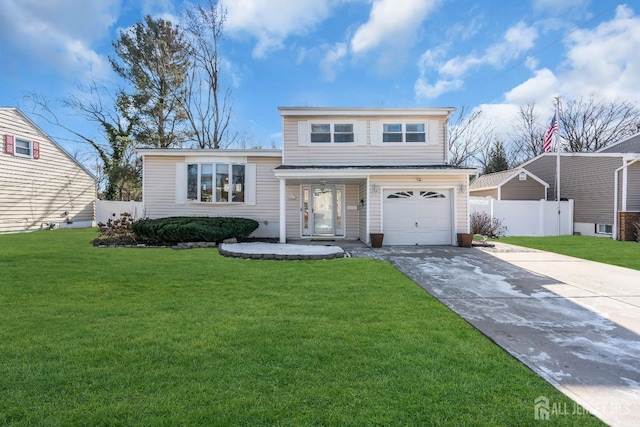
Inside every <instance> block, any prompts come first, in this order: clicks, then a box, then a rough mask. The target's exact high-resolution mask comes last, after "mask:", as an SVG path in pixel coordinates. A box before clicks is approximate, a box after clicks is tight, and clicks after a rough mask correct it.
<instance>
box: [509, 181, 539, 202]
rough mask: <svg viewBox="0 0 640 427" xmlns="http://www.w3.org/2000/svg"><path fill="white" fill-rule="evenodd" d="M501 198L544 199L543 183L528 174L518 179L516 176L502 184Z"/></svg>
mask: <svg viewBox="0 0 640 427" xmlns="http://www.w3.org/2000/svg"><path fill="white" fill-rule="evenodd" d="M501 199H502V200H540V199H544V185H542V184H540V183H539V182H538V181H536V180H535V179H533V178H531V177H530V176H528V177H527V179H526V180H524V181H520V179H519V178H518V177H517V176H516V177H514V178H512V179H511V180H509V182H506V183H504V185H503V186H502V194H501Z"/></svg>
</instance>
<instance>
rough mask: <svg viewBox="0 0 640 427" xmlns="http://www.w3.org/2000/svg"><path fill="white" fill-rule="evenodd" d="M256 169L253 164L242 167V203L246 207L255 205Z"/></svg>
mask: <svg viewBox="0 0 640 427" xmlns="http://www.w3.org/2000/svg"><path fill="white" fill-rule="evenodd" d="M256 183H257V168H256V164H255V163H248V164H246V165H245V166H244V203H245V204H247V205H251V206H253V205H255V204H256V187H257V185H256Z"/></svg>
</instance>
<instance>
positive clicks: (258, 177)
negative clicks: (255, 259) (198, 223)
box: [144, 155, 280, 237]
mask: <svg viewBox="0 0 640 427" xmlns="http://www.w3.org/2000/svg"><path fill="white" fill-rule="evenodd" d="M196 160H197V162H196V161H194V160H193V159H190V158H188V157H187V158H185V157H184V156H176V157H164V156H153V155H147V156H145V189H144V195H145V196H144V198H145V200H144V203H145V213H146V215H147V216H148V217H150V218H161V217H167V216H235V217H245V218H251V219H255V220H256V221H258V222H259V223H260V227H259V229H258V231H256V233H255V234H256V235H258V236H260V237H277V236H278V224H279V211H278V209H279V186H278V185H279V184H278V179H277V178H275V177H274V175H273V169H274V168H276V167H277V166H278V165H279V164H280V157H274V158H271V157H248V158H246V164H245V183H246V184H245V185H246V190H245V202H244V203H198V202H195V203H194V202H187V200H186V197H187V195H186V171H187V166H186V165H187V164H191V163H209V164H217V163H219V162H223V163H227V162H229V163H236V162H235V161H233V159H232V158H227V157H225V158H215V157H213V156H212V157H208V158H207V157H206V156H205V157H200V158H197V159H196ZM180 175H182V176H180ZM169 183H172V185H168V184H169ZM174 183H175V184H174ZM265 221H266V222H267V224H265Z"/></svg>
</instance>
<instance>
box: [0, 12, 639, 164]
mask: <svg viewBox="0 0 640 427" xmlns="http://www.w3.org/2000/svg"><path fill="white" fill-rule="evenodd" d="M193 1H194V2H195V3H196V4H197V3H198V1H199V0H193ZM203 1H204V0H203ZM220 3H222V5H223V6H225V7H226V10H227V20H226V23H225V27H224V40H223V42H222V44H221V46H220V50H221V54H222V57H223V63H224V67H223V69H224V82H225V84H226V86H227V87H229V88H230V89H231V90H232V100H233V116H232V126H233V128H234V129H235V130H236V131H238V132H240V134H241V135H242V136H243V140H244V141H245V142H246V143H247V144H248V145H253V146H263V147H264V148H273V147H276V148H279V147H281V138H282V134H281V124H282V122H281V118H280V115H279V113H278V109H277V108H278V107H279V106H289V107H295V106H303V107H456V108H457V109H458V110H460V109H461V108H462V107H465V108H466V109H468V110H469V109H476V108H477V109H482V110H483V113H484V115H485V117H486V118H487V119H489V120H491V121H492V123H493V124H494V126H495V128H496V130H497V131H498V133H499V134H502V135H508V133H509V131H510V129H511V126H512V124H513V121H514V119H515V117H516V115H517V112H518V107H519V106H521V105H525V104H529V103H535V104H536V110H537V112H538V114H539V119H540V121H541V122H544V123H548V122H549V120H550V118H551V115H552V111H553V108H554V107H553V99H554V97H556V96H560V97H561V99H563V100H570V99H578V98H580V97H588V96H591V95H595V96H599V97H607V98H609V99H622V100H627V101H631V102H638V100H639V99H640V55H639V54H638V52H640V0H629V1H626V2H617V1H614V0H519V1H513V0H495V1H486V0H220ZM192 4H194V3H190V2H180V1H170V0H126V1H125V0H0V10H1V11H2V12H1V13H0V39H1V40H2V42H1V43H0V64H2V68H1V71H0V106H1V107H19V108H20V109H22V110H23V111H24V112H25V113H27V114H28V115H29V117H30V118H31V119H32V120H34V121H35V122H36V123H37V124H38V125H39V126H40V127H41V128H42V129H43V130H44V131H45V132H46V133H47V134H49V135H50V136H51V137H53V138H54V139H55V140H56V141H58V142H59V143H60V144H61V145H62V146H63V147H64V148H65V149H67V151H69V152H70V153H72V154H76V155H78V156H79V157H81V158H82V159H83V161H88V160H87V159H88V158H89V157H90V156H91V155H92V154H91V153H92V152H91V149H90V147H88V146H87V145H86V144H81V143H78V142H74V138H73V137H72V136H71V135H69V134H68V133H65V132H64V131H62V130H61V129H60V128H58V127H56V126H54V125H51V124H49V123H47V122H46V121H44V120H42V119H41V118H39V117H37V116H35V115H33V114H31V110H32V108H33V105H32V103H30V102H29V100H28V95H29V94H32V93H38V94H40V95H42V96H45V97H46V98H47V99H49V100H50V101H51V105H52V106H54V108H55V110H54V111H55V113H56V114H57V116H58V118H59V119H60V121H62V122H64V123H65V124H67V125H68V126H70V127H72V128H73V129H74V130H76V131H78V132H79V133H82V134H84V135H90V136H99V132H98V130H97V129H96V128H95V126H93V125H92V124H91V123H87V122H86V121H84V120H82V119H80V118H78V117H76V116H74V115H73V114H72V113H71V112H69V111H67V110H63V109H61V108H60V109H58V108H57V107H55V106H56V102H55V101H56V100H60V99H63V98H65V97H66V96H68V95H69V94H73V93H76V92H75V91H77V89H78V87H79V86H81V85H86V84H88V83H90V82H91V81H92V80H94V81H96V82H98V83H100V84H101V85H104V86H105V87H108V88H111V89H112V90H113V91H115V90H116V88H117V87H119V86H120V85H122V84H123V82H122V81H121V80H120V79H119V78H118V77H117V76H116V75H115V73H114V72H113V71H112V69H111V67H110V65H109V61H108V58H109V57H110V56H111V57H113V56H114V52H113V47H112V42H113V41H115V40H116V39H117V38H118V34H119V32H120V31H122V30H125V29H127V28H128V27H130V26H131V25H133V24H135V23H136V22H140V21H142V19H143V17H144V16H145V15H151V16H153V17H156V18H158V17H159V18H163V19H169V20H171V21H173V22H176V23H179V21H180V15H181V13H182V12H183V11H184V9H185V8H188V7H189V6H190V5H192ZM83 153H84V154H83ZM83 156H84V157H83Z"/></svg>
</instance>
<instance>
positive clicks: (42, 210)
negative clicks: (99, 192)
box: [0, 108, 96, 232]
mask: <svg viewBox="0 0 640 427" xmlns="http://www.w3.org/2000/svg"><path fill="white" fill-rule="evenodd" d="M6 134H9V135H14V136H15V137H16V138H19V139H24V140H29V141H37V142H39V144H40V158H39V159H32V158H25V157H19V156H14V155H10V154H7V153H6V152H5V135H6ZM0 146H1V149H0V232H6V231H20V230H31V229H39V228H40V227H41V225H42V224H43V223H45V222H47V223H61V226H67V224H66V223H65V222H64V221H65V220H66V216H65V215H64V212H65V211H68V212H69V219H70V220H71V221H73V223H75V224H76V225H78V224H86V225H88V226H90V225H91V223H92V222H93V221H94V219H95V199H96V180H95V178H94V177H93V176H92V175H91V174H90V173H89V172H88V171H87V170H86V169H84V168H83V167H82V166H81V165H80V164H79V163H78V162H76V161H75V160H74V159H73V158H71V157H70V156H69V155H68V154H67V153H66V152H65V151H64V150H63V149H62V148H60V146H58V145H57V144H56V143H55V142H53V141H52V140H51V139H50V138H49V137H48V136H47V135H45V134H44V133H43V132H42V131H41V130H40V129H39V128H38V127H36V126H34V125H33V124H32V123H31V122H30V121H29V120H26V119H25V118H24V117H23V116H22V114H20V112H19V111H18V110H16V109H14V108H0ZM68 226H73V224H70V225H68Z"/></svg>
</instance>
